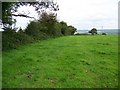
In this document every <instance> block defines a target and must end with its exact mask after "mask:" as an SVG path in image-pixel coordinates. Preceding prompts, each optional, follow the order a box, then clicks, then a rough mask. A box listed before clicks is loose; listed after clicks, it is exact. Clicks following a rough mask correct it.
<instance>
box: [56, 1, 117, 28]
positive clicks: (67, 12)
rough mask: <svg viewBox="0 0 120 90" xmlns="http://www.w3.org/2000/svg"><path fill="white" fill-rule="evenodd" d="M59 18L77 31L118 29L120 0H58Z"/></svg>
mask: <svg viewBox="0 0 120 90" xmlns="http://www.w3.org/2000/svg"><path fill="white" fill-rule="evenodd" d="M57 1H58V4H59V6H60V11H59V12H58V18H59V19H60V20H63V21H66V22H67V23H68V24H71V25H74V26H76V27H77V29H90V28H91V27H93V26H94V27H98V28H101V26H104V28H117V26H118V25H117V23H118V18H117V17H118V1H119V0H57Z"/></svg>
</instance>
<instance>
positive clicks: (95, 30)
mask: <svg viewBox="0 0 120 90" xmlns="http://www.w3.org/2000/svg"><path fill="white" fill-rule="evenodd" d="M89 33H91V34H92V35H94V34H97V29H96V28H93V29H92V30H91V31H89Z"/></svg>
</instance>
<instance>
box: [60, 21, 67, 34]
mask: <svg viewBox="0 0 120 90" xmlns="http://www.w3.org/2000/svg"><path fill="white" fill-rule="evenodd" d="M60 24H61V33H62V34H63V35H65V33H66V29H67V23H66V22H64V21H61V22H60Z"/></svg>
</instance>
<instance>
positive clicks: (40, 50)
mask: <svg viewBox="0 0 120 90" xmlns="http://www.w3.org/2000/svg"><path fill="white" fill-rule="evenodd" d="M2 58H3V60H2V64H3V71H2V74H3V78H2V79H3V81H2V85H3V88H4V87H7V88H9V87H11V88H25V87H26V88H116V87H118V36H117V35H106V36H104V35H95V36H92V35H88V36H66V37H60V38H56V39H49V40H44V41H39V42H37V43H34V44H30V45H26V46H22V47H20V48H18V49H15V50H10V51H5V52H3V57H2Z"/></svg>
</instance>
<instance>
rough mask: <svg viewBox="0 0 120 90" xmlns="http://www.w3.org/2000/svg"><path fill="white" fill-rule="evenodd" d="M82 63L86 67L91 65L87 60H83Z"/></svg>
mask: <svg viewBox="0 0 120 90" xmlns="http://www.w3.org/2000/svg"><path fill="white" fill-rule="evenodd" d="M80 62H82V63H83V64H84V65H91V64H90V63H89V62H87V61H86V60H84V59H82V60H81V61H80Z"/></svg>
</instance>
